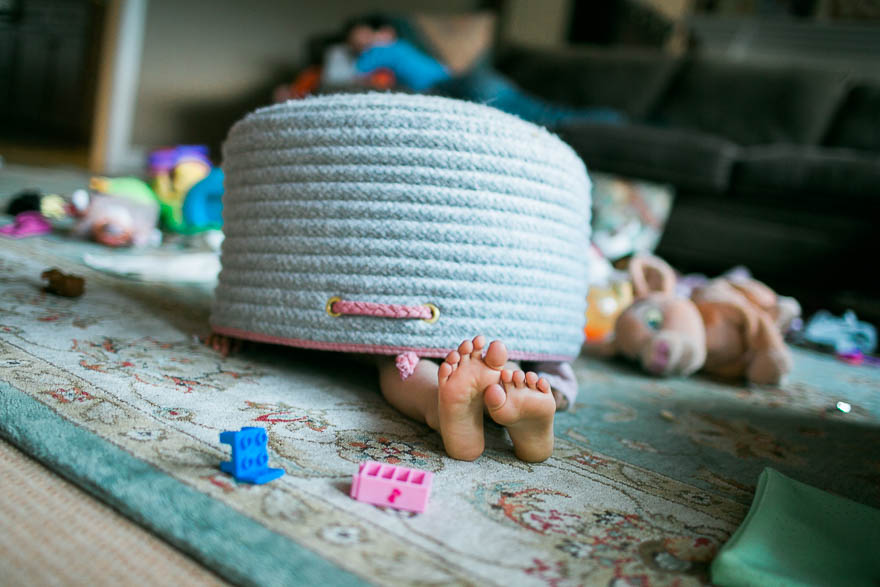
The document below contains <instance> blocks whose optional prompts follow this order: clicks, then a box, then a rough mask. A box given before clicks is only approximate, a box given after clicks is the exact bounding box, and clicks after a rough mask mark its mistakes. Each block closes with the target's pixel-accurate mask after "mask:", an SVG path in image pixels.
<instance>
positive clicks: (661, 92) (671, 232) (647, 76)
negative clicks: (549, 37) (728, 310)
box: [496, 47, 880, 322]
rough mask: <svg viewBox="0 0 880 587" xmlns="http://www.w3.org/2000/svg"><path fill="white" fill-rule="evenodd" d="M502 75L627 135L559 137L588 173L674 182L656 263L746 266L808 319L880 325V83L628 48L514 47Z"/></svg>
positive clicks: (593, 126)
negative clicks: (613, 111) (608, 111)
mask: <svg viewBox="0 0 880 587" xmlns="http://www.w3.org/2000/svg"><path fill="white" fill-rule="evenodd" d="M496 66H497V67H498V69H499V70H501V71H502V72H503V73H505V74H506V75H508V76H509V77H510V78H511V79H513V80H514V81H515V82H516V83H518V84H519V85H520V86H522V87H523V88H524V89H526V90H528V91H530V92H532V93H535V94H537V95H539V96H541V97H543V98H546V99H548V100H551V101H553V102H557V103H560V104H567V105H571V106H610V107H614V108H617V109H619V110H621V111H623V112H625V113H626V114H627V116H628V117H629V120H630V122H628V123H626V124H620V125H607V124H597V123H570V124H565V125H562V126H561V127H559V128H557V129H555V130H556V131H557V132H558V133H559V134H560V136H562V137H563V138H564V139H565V140H566V141H568V142H569V143H570V144H571V145H572V146H573V147H574V148H575V149H576V150H577V151H578V153H579V154H580V155H581V157H582V158H583V159H584V161H585V162H586V164H587V166H588V167H589V168H590V169H592V170H597V171H605V172H612V173H620V174H624V175H628V176H633V177H638V178H643V179H647V180H652V181H657V182H662V183H667V184H671V185H673V186H674V187H675V189H676V201H675V204H674V206H673V211H672V215H671V217H670V219H669V222H668V225H667V229H666V232H665V233H664V236H663V239H662V241H661V242H660V245H659V248H658V253H659V254H660V255H662V256H664V257H665V258H666V259H667V260H669V261H670V262H671V263H672V264H673V265H675V266H676V267H678V268H679V269H681V270H683V271H702V272H705V273H708V274H716V273H720V272H722V271H724V270H726V269H728V268H730V267H731V266H733V265H737V264H743V265H746V266H748V267H749V268H750V269H751V270H752V272H753V273H754V274H755V275H756V276H757V277H758V278H760V279H763V280H764V281H766V282H768V283H769V284H770V285H772V286H773V287H775V288H776V289H777V290H779V291H781V292H784V293H787V294H790V295H794V296H796V297H798V298H799V299H800V300H801V302H802V304H804V306H805V308H806V309H807V310H811V309H815V308H818V307H825V308H828V309H831V310H832V311H840V310H842V309H843V308H844V307H853V308H855V309H856V311H857V312H859V313H861V314H862V315H863V316H864V317H865V318H867V319H869V320H872V321H874V322H878V321H880V305H878V299H880V290H878V287H877V286H876V285H875V284H876V283H880V280H878V279H877V277H876V276H874V275H873V271H872V267H873V266H874V265H875V264H876V262H877V259H878V252H880V247H878V244H877V243H878V239H877V237H876V233H875V230H876V227H877V223H878V221H880V81H878V80H874V81H871V80H867V79H850V78H848V77H847V76H845V75H843V74H842V73H838V72H834V71H828V70H821V69H815V70H810V69H806V68H786V67H781V66H779V67H771V66H766V65H755V64H744V63H733V62H725V61H720V60H712V59H708V58H700V57H695V56H689V57H683V58H674V57H671V56H668V55H664V54H661V53H652V52H632V51H620V50H600V49H589V50H574V51H566V52H558V51H552V52H551V51H538V50H535V49H526V48H521V47H507V48H505V49H503V50H501V51H500V52H499V53H498V55H497V57H496Z"/></svg>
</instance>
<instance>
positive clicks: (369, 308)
mask: <svg viewBox="0 0 880 587" xmlns="http://www.w3.org/2000/svg"><path fill="white" fill-rule="evenodd" d="M327 309H328V313H329V314H330V315H337V316H338V315H341V314H347V315H352V316H377V317H380V318H403V319H419V320H432V319H433V318H435V317H436V315H437V314H436V312H437V310H436V309H435V307H433V306H427V305H426V306H404V305H402V304H378V303H376V302H353V301H350V300H339V299H335V300H331V303H328V304H327Z"/></svg>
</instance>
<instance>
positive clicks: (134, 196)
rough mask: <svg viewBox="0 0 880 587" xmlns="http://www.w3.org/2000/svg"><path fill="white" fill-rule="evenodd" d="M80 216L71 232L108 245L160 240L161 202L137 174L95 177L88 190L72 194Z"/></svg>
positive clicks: (154, 242)
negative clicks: (158, 224) (134, 175)
mask: <svg viewBox="0 0 880 587" xmlns="http://www.w3.org/2000/svg"><path fill="white" fill-rule="evenodd" d="M73 207H74V210H75V215H76V216H77V217H78V219H77V222H76V224H75V225H74V227H73V229H72V231H71V232H72V234H74V235H77V236H81V237H90V238H92V239H94V240H95V241H96V242H99V243H101V244H103V245H107V246H109V247H124V246H144V245H148V244H159V242H161V240H162V235H161V233H160V232H159V230H158V228H157V227H156V224H157V222H158V220H159V203H158V201H157V200H156V196H155V194H153V191H152V190H151V189H150V187H149V186H148V185H147V184H146V183H144V182H143V181H141V180H140V179H137V178H134V177H116V178H108V177H93V178H92V179H91V181H90V182H89V191H88V192H87V191H85V190H78V191H77V192H76V193H74V195H73Z"/></svg>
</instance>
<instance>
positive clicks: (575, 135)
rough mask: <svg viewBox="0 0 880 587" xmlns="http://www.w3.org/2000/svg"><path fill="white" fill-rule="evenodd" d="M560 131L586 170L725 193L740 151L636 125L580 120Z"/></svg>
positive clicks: (714, 139) (705, 137) (708, 140)
mask: <svg viewBox="0 0 880 587" xmlns="http://www.w3.org/2000/svg"><path fill="white" fill-rule="evenodd" d="M556 131H557V132H558V133H559V135H560V136H561V137H562V138H563V139H564V140H565V141H567V142H568V144H570V145H571V146H572V147H573V148H574V149H575V151H577V153H578V155H580V156H581V159H583V160H584V163H586V164H587V169H590V170H597V171H607V172H612V173H619V174H622V175H627V176H630V177H637V178H641V179H647V180H651V181H659V182H664V183H671V184H674V185H675V186H677V187H681V188H685V189H694V190H706V191H711V192H723V191H725V190H726V189H727V186H728V180H729V178H730V172H731V168H732V166H733V162H734V160H735V158H736V153H737V150H738V149H737V146H736V145H734V144H733V143H731V142H729V141H726V140H724V139H720V138H717V137H712V136H708V135H704V134H701V133H697V132H692V131H679V130H672V129H662V128H654V127H650V126H645V125H637V124H625V125H614V124H601V123H584V122H581V123H571V124H567V125H563V126H561V127H559V128H557V129H556Z"/></svg>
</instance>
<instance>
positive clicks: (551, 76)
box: [496, 47, 680, 120]
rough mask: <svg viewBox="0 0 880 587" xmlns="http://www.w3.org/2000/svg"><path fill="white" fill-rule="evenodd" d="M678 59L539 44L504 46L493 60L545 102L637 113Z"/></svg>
mask: <svg viewBox="0 0 880 587" xmlns="http://www.w3.org/2000/svg"><path fill="white" fill-rule="evenodd" d="M679 63H680V60H679V59H677V58H675V57H671V56H669V55H664V54H662V53H658V52H656V51H647V50H642V51H639V50H614V51H609V50H602V49H574V50H558V49H556V50H542V49H535V48H531V47H530V48H522V47H506V48H505V49H504V50H503V51H501V52H499V54H498V57H497V59H496V66H497V68H498V69H499V71H501V72H502V73H504V74H505V75H507V76H508V77H510V78H511V79H512V80H513V81H514V82H515V83H516V84H518V85H519V86H521V87H522V88H523V89H525V90H526V91H528V92H530V93H533V94H535V95H536V96H539V97H541V98H544V99H545V100H548V101H550V102H555V103H558V104H562V105H566V106H577V107H608V108H614V109H616V110H620V111H622V112H624V113H625V114H626V115H627V116H628V117H630V118H633V119H637V120H638V119H641V118H643V117H644V116H645V115H646V114H647V112H648V110H649V109H650V108H651V107H652V105H653V103H654V102H655V101H656V100H657V98H658V97H659V96H660V95H661V94H662V93H663V91H664V90H665V88H666V86H667V85H668V83H669V82H670V80H671V79H672V77H673V76H674V73H675V71H676V69H677V68H678V64H679Z"/></svg>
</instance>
